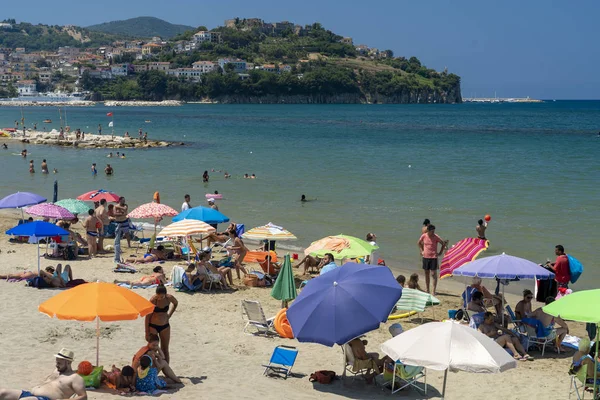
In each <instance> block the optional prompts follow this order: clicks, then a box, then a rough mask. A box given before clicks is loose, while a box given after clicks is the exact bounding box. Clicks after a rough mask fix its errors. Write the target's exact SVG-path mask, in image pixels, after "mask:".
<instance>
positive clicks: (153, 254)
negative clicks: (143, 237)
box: [125, 245, 167, 264]
mask: <svg viewBox="0 0 600 400" xmlns="http://www.w3.org/2000/svg"><path fill="white" fill-rule="evenodd" d="M166 259H167V253H166V252H165V247H164V246H162V245H161V246H158V247H157V248H156V249H153V250H150V253H146V254H144V256H143V257H133V258H129V259H127V260H125V261H126V262H132V263H135V264H144V263H152V262H157V261H163V260H166Z"/></svg>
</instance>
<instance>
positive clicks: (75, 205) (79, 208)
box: [54, 199, 91, 215]
mask: <svg viewBox="0 0 600 400" xmlns="http://www.w3.org/2000/svg"><path fill="white" fill-rule="evenodd" d="M54 204H56V205H57V206H61V207H64V208H66V209H67V210H69V211H71V212H72V213H73V214H86V215H87V212H88V211H89V210H91V207H90V206H88V205H87V204H85V202H84V201H81V200H77V199H63V200H60V201H57V202H56V203H54Z"/></svg>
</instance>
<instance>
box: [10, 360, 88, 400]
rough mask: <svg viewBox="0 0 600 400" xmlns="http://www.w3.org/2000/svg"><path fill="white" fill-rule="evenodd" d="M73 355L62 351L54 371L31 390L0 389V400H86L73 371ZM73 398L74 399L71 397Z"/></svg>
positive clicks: (79, 379)
mask: <svg viewBox="0 0 600 400" xmlns="http://www.w3.org/2000/svg"><path fill="white" fill-rule="evenodd" d="M74 356H75V355H74V353H73V352H72V351H70V350H67V349H62V350H61V351H60V352H59V353H58V354H56V355H55V356H54V357H55V358H56V370H54V372H52V373H51V374H50V375H49V376H48V377H47V378H46V380H45V381H44V382H43V383H41V384H39V385H37V386H35V387H34V388H33V389H31V390H14V389H0V400H18V399H29V400H58V399H73V400H87V398H88V397H87V393H86V391H85V383H84V382H83V378H82V377H81V376H79V374H77V372H75V371H73V369H72V368H71V363H72V362H73V358H74ZM73 396H75V397H73Z"/></svg>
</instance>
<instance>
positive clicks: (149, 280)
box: [114, 265, 167, 286]
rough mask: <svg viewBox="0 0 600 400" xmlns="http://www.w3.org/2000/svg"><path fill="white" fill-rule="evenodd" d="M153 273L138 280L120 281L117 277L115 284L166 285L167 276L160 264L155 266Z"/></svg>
mask: <svg viewBox="0 0 600 400" xmlns="http://www.w3.org/2000/svg"><path fill="white" fill-rule="evenodd" d="M152 271H153V272H152V275H146V276H142V277H141V278H140V279H138V280H137V281H120V280H117V279H115V280H114V283H115V284H120V283H124V284H126V285H129V286H152V285H164V284H165V283H167V277H166V276H165V271H164V270H163V268H162V267H161V266H160V265H159V266H157V267H154V269H153V270H152Z"/></svg>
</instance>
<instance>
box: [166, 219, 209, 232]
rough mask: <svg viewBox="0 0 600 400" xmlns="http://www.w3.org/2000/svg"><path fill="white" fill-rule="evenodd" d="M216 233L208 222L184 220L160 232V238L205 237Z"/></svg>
mask: <svg viewBox="0 0 600 400" xmlns="http://www.w3.org/2000/svg"><path fill="white" fill-rule="evenodd" d="M215 231H216V229H215V228H213V227H212V226H210V225H208V224H207V223H206V222H202V221H198V220H197V219H184V220H181V221H178V222H174V223H172V224H171V225H168V226H167V227H165V228H164V229H163V230H162V231H160V233H159V234H158V236H191V235H205V234H208V233H211V232H215Z"/></svg>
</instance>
